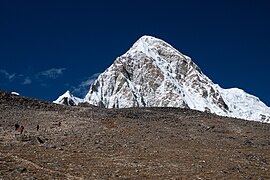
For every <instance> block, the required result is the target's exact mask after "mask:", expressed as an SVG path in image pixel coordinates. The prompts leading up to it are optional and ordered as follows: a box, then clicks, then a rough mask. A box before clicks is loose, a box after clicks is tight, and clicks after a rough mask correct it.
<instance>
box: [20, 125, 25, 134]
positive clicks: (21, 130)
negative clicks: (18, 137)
mask: <svg viewBox="0 0 270 180" xmlns="http://www.w3.org/2000/svg"><path fill="white" fill-rule="evenodd" d="M23 130H24V127H23V126H21V127H20V134H22V132H23Z"/></svg>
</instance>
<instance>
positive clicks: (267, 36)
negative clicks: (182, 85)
mask: <svg viewBox="0 0 270 180" xmlns="http://www.w3.org/2000/svg"><path fill="white" fill-rule="evenodd" d="M269 9H270V1H268V0H256V1H251V0H222V1H221V0H213V1H210V0H204V1H201V0H197V1H196V0H188V1H187V0H185V1H181V0H166V1H161V0H149V1H147V0H136V1H127V0H117V1H111V0H108V1H102V0H99V1H89V0H85V1H83V0H73V1H70V0H64V1H58V0H44V1H43V0H40V1H39V0H38V1H37V0H31V1H29V0H23V1H22V0H12V1H10V0H2V1H0V89H4V90H8V91H16V92H19V93H20V94H21V95H24V96H29V97H35V98H39V99H43V100H49V101H52V100H55V99H56V98H57V97H58V96H59V95H61V94H63V93H64V92H65V91H66V90H68V89H70V90H71V91H73V92H74V93H75V95H78V96H83V95H84V93H85V92H86V91H87V90H88V89H89V83H90V82H91V79H92V77H93V76H96V73H101V72H103V71H104V70H105V69H106V68H107V67H109V66H110V65H111V64H112V63H113V61H114V60H115V59H116V57H118V56H120V55H122V54H123V53H124V52H126V51H127V50H128V49H129V48H130V47H131V46H132V44H133V43H134V42H135V41H136V40H137V39H138V38H139V37H141V36H142V35H151V36H154V37H157V38H160V39H163V40H165V41H166V42H168V43H169V44H171V45H172V46H174V47H175V48H176V49H178V50H179V51H180V52H182V53H184V54H186V55H188V56H190V57H191V58H192V59H193V61H194V62H195V63H196V64H197V65H198V66H199V67H200V68H201V69H202V71H203V72H204V74H206V75H207V76H208V77H209V78H210V79H212V80H213V82H214V83H217V84H219V85H220V86H221V87H223V88H230V87H238V88H241V89H244V90H245V91H246V92H248V93H250V94H253V95H256V96H257V97H259V98H260V99H261V100H262V101H263V102H264V103H266V104H267V105H268V106H270V96H269V92H270V84H269V77H270V71H269V67H270V60H269V53H270V11H269Z"/></svg>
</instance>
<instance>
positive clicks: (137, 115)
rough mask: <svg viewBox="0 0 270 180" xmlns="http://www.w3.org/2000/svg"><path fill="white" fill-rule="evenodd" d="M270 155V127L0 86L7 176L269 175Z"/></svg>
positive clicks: (2, 161)
mask: <svg viewBox="0 0 270 180" xmlns="http://www.w3.org/2000/svg"><path fill="white" fill-rule="evenodd" d="M16 123H17V124H19V125H23V126H24V127H25V130H24V132H23V134H22V135H20V133H19V131H18V130H17V131H16V130H15V127H14V125H15V124H16ZM37 125H39V130H38V131H37V128H36V127H37ZM269 152H270V124H263V123H258V122H251V121H245V120H239V119H232V118H225V117H220V116H216V115H213V114H209V113H202V112H199V111H194V110H188V109H179V108H129V109H102V108H97V107H93V106H81V107H68V106H63V105H56V104H52V103H49V102H45V101H40V100H37V99H30V98H25V97H21V96H16V95H11V94H9V93H7V92H4V91H0V177H1V178H0V179H29V180H30V179H32V180H33V179H270V153H269Z"/></svg>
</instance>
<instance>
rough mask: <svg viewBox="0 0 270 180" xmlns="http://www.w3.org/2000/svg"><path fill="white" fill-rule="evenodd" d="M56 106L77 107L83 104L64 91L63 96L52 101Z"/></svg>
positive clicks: (81, 100)
mask: <svg viewBox="0 0 270 180" xmlns="http://www.w3.org/2000/svg"><path fill="white" fill-rule="evenodd" d="M53 102H54V103H56V104H64V105H69V106H77V105H78V104H79V103H81V102H83V99H80V98H78V97H75V96H73V95H72V94H71V93H70V91H69V90H68V91H66V92H65V93H64V94H63V95H61V96H59V98H57V100H55V101H53Z"/></svg>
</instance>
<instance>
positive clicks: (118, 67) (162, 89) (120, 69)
mask: <svg viewBox="0 0 270 180" xmlns="http://www.w3.org/2000/svg"><path fill="white" fill-rule="evenodd" d="M84 101H85V102H88V103H90V104H93V105H97V106H102V107H106V108H127V107H182V108H191V109H195V110H200V111H207V112H211V113H215V114H218V115H222V116H230V117H237V118H242V119H248V120H255V121H262V122H267V121H269V119H270V109H269V107H267V106H266V105H265V104H264V103H262V102H261V101H260V100H259V99H258V98H257V97H255V96H252V95H250V94H247V93H245V92H244V91H243V90H240V89H236V88H232V89H223V88H221V87H220V86H219V85H217V84H214V83H213V82H212V81H211V80H210V79H209V78H208V77H207V76H206V75H204V74H203V73H202V71H201V70H200V68H199V67H198V66H197V65H196V64H195V63H194V62H193V61H192V60H191V58H190V57H188V56H186V55H184V54H182V53H180V52H179V51H178V50H176V49H175V48H173V47H172V46H171V45H169V44H168V43H166V42H165V41H163V40H161V39H158V38H154V37H151V36H143V37H141V38H140V39H139V40H138V41H137V42H135V44H134V45H133V46H132V47H131V48H130V49H129V50H128V51H127V52H126V53H125V54H123V55H122V56H120V57H118V58H117V59H116V60H115V61H114V63H113V64H112V65H111V66H110V67H109V68H108V69H106V70H105V72H103V73H102V74H100V75H99V77H98V78H97V80H96V81H95V82H94V83H93V84H92V85H91V87H90V90H89V92H88V93H87V95H86V97H85V98H84Z"/></svg>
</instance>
